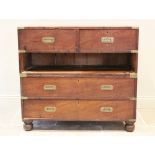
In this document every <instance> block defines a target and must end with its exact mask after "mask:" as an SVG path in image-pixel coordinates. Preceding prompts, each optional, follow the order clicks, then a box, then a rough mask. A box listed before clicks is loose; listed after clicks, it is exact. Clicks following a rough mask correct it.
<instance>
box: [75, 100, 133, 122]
mask: <svg viewBox="0 0 155 155" xmlns="http://www.w3.org/2000/svg"><path fill="white" fill-rule="evenodd" d="M135 108H136V106H135V101H129V100H120V101H117V100H116V101H109V100H108V101H101V100H80V101H79V104H78V119H79V120H87V121H91V120H93V121H121V120H129V119H135V117H136V116H135V113H136V111H135Z"/></svg>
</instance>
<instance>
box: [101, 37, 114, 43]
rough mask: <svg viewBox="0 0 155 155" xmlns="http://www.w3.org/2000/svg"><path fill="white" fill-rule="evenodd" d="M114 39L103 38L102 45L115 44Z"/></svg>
mask: <svg viewBox="0 0 155 155" xmlns="http://www.w3.org/2000/svg"><path fill="white" fill-rule="evenodd" d="M113 42H114V37H101V43H113Z"/></svg>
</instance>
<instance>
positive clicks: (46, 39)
mask: <svg viewBox="0 0 155 155" xmlns="http://www.w3.org/2000/svg"><path fill="white" fill-rule="evenodd" d="M41 41H42V43H44V44H53V43H54V42H55V38H54V37H42V39H41Z"/></svg>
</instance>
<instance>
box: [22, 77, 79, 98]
mask: <svg viewBox="0 0 155 155" xmlns="http://www.w3.org/2000/svg"><path fill="white" fill-rule="evenodd" d="M21 83H22V96H28V97H50V98H61V99H62V98H65V99H66V98H75V97H77V94H78V80H77V79H76V78H48V77H43V78H33V77H27V78H22V80H21Z"/></svg>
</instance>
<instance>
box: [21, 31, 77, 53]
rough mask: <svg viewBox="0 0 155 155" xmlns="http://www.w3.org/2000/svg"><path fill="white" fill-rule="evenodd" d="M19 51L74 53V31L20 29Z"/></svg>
mask: <svg viewBox="0 0 155 155" xmlns="http://www.w3.org/2000/svg"><path fill="white" fill-rule="evenodd" d="M18 36H19V49H20V50H26V51H27V52H43V53H45V52H51V53H54V52H57V53H63V52H71V53H72V52H75V51H76V46H77V45H76V31H75V30H73V29H67V30H66V29H21V30H19V32H18Z"/></svg>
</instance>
